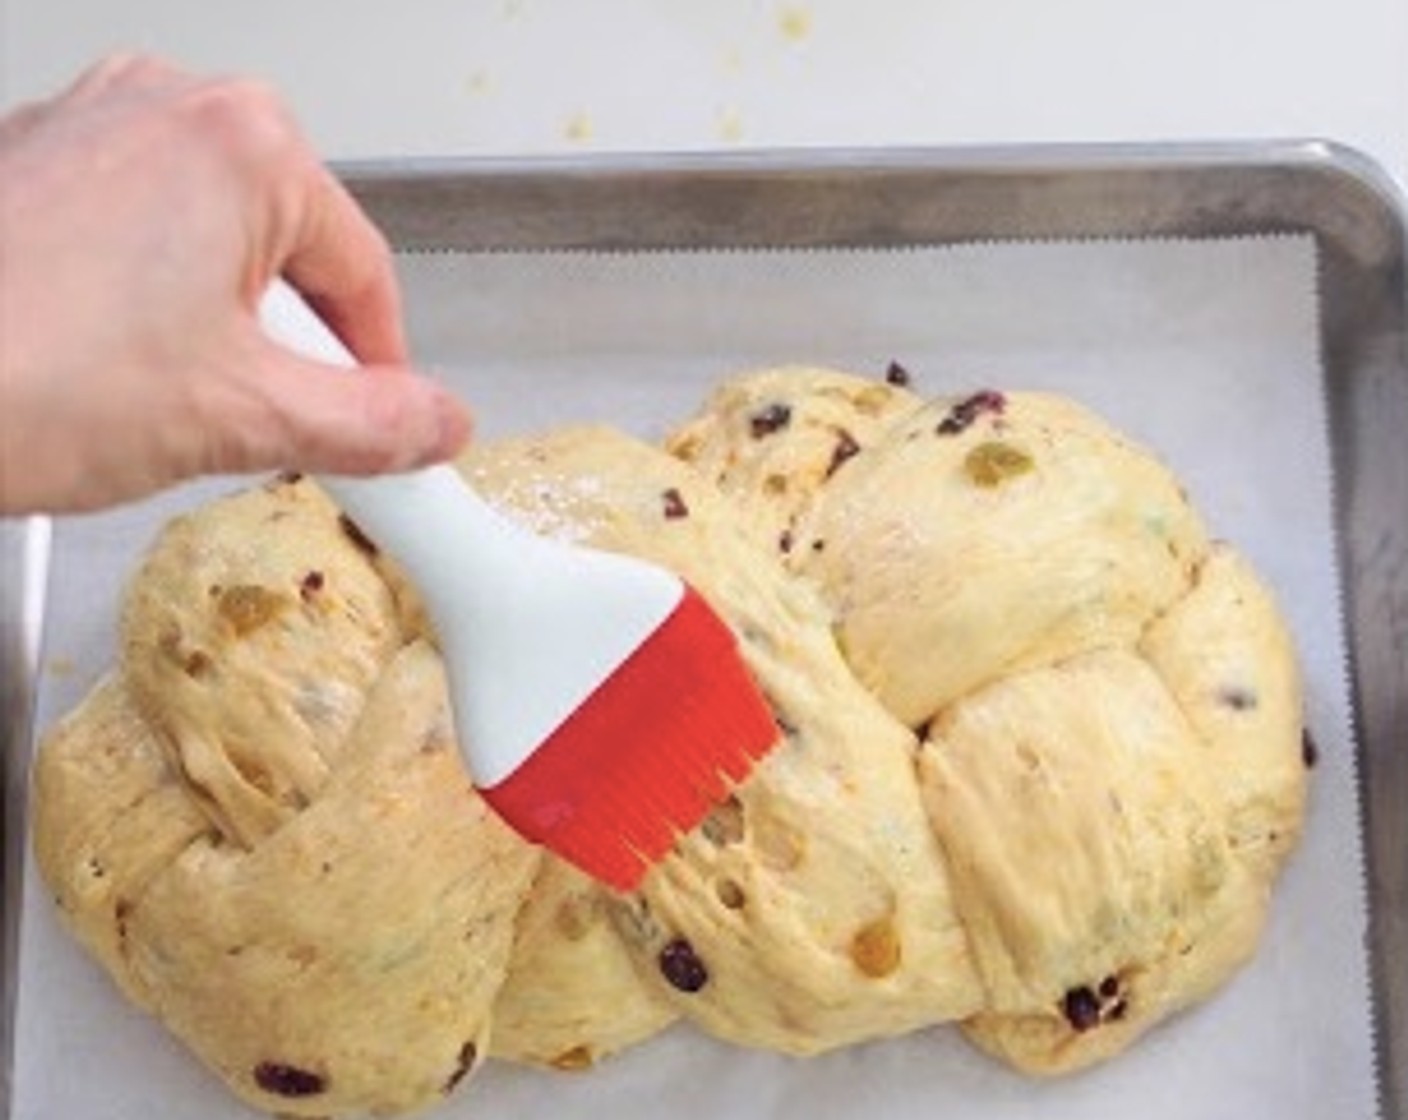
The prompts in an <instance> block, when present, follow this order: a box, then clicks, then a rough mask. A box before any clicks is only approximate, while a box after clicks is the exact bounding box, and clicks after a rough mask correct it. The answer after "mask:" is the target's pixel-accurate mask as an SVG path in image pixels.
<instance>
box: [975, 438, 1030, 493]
mask: <svg viewBox="0 0 1408 1120" xmlns="http://www.w3.org/2000/svg"><path fill="white" fill-rule="evenodd" d="M963 469H964V470H965V471H967V472H968V477H969V478H970V479H971V480H972V481H973V482H974V484H976V485H978V486H983V487H989V488H990V487H993V486H1000V485H1001V484H1002V483H1004V482H1006V481H1007V480H1008V479H1009V478H1015V477H1017V475H1021V474H1026V473H1027V472H1028V471H1029V470H1031V469H1032V457H1031V456H1030V455H1028V454H1027V453H1026V452H1025V451H1023V450H1022V449H1021V448H1019V447H1013V446H1012V445H1011V444H1010V443H1001V442H999V441H997V440H989V441H988V442H987V443H980V444H978V446H977V447H975V448H973V450H972V451H970V452H968V455H967V457H966V458H965V459H964V460H963Z"/></svg>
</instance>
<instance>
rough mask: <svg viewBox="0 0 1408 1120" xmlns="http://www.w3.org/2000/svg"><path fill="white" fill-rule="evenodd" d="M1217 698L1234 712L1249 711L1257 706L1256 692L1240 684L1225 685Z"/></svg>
mask: <svg viewBox="0 0 1408 1120" xmlns="http://www.w3.org/2000/svg"><path fill="white" fill-rule="evenodd" d="M1217 698H1218V700H1220V701H1221V702H1222V703H1223V704H1224V705H1226V706H1227V707H1229V708H1231V709H1232V710H1233V711H1234V712H1249V711H1251V710H1252V709H1253V708H1255V707H1256V693H1255V692H1253V691H1252V690H1251V689H1249V688H1243V687H1241V686H1240V685H1235V684H1229V685H1224V686H1223V687H1222V688H1221V689H1220V690H1219V691H1218V694H1217Z"/></svg>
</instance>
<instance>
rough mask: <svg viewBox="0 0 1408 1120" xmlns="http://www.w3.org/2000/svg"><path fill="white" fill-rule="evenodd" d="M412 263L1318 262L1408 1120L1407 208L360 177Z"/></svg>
mask: <svg viewBox="0 0 1408 1120" xmlns="http://www.w3.org/2000/svg"><path fill="white" fill-rule="evenodd" d="M338 170H339V172H340V174H341V175H342V176H343V178H344V179H345V181H346V182H347V183H348V184H349V185H350V186H351V188H352V190H353V191H354V193H355V194H356V195H357V196H358V197H359V199H360V200H361V201H362V202H363V203H364V205H365V206H366V207H367V208H368V209H369V211H370V212H371V214H372V215H373V217H374V219H375V220H376V221H377V222H378V223H379V224H380V225H381V227H382V228H383V229H384V230H385V231H386V233H387V235H388V237H389V238H390V240H391V242H392V244H393V246H394V247H395V248H397V249H398V250H408V251H416V250H420V251H438V250H472V251H485V250H489V251H493V250H505V251H508V250H513V251H535V250H541V251H546V250H563V249H581V250H597V251H600V250H612V249H617V250H639V249H663V248H678V249H718V248H737V247H769V248H802V247H818V246H829V247H881V246H894V245H914V244H921V245H950V244H958V243H963V242H975V241H986V240H995V239H1040V238H1061V239H1072V238H1075V239H1079V238H1122V237H1148V236H1187V237H1208V236H1219V235H1246V234H1273V233H1308V234H1311V235H1313V236H1314V237H1315V238H1316V242H1317V247H1318V252H1319V260H1320V262H1321V275H1320V312H1321V323H1322V345H1323V350H1324V368H1325V392H1326V400H1327V404H1328V411H1329V416H1330V426H1331V433H1330V434H1331V440H1332V445H1333V457H1334V467H1335V488H1336V493H1335V497H1336V520H1337V530H1338V540H1337V541H1336V542H1335V545H1336V548H1337V551H1338V556H1339V561H1340V570H1341V572H1342V573H1343V580H1344V588H1343V591H1344V603H1345V612H1346V619H1345V623H1346V628H1347V631H1348V634H1349V640H1350V652H1351V659H1350V660H1351V664H1350V674H1351V692H1352V701H1353V707H1354V720H1355V726H1356V731H1357V739H1358V743H1357V747H1358V751H1359V756H1360V758H1359V762H1360V766H1359V774H1360V793H1361V802H1362V804H1361V807H1362V813H1363V827H1364V843H1365V848H1366V853H1367V857H1368V858H1367V874H1368V884H1367V888H1368V895H1369V898H1370V904H1371V915H1370V945H1369V951H1370V957H1371V970H1372V977H1373V986H1374V1000H1375V1006H1374V1013H1375V1020H1376V1028H1377V1043H1378V1061H1379V1066H1380V1074H1381V1077H1380V1084H1381V1093H1382V1109H1383V1115H1384V1117H1385V1120H1408V276H1406V275H1405V267H1406V263H1408V245H1406V244H1405V242H1406V241H1408V233H1405V217H1404V203H1403V199H1402V198H1401V196H1399V195H1398V193H1397V192H1396V191H1395V188H1394V187H1393V186H1392V184H1391V183H1390V182H1389V181H1388V180H1387V179H1386V177H1384V176H1383V175H1382V173H1380V172H1379V171H1378V170H1377V169H1376V168H1374V167H1373V166H1372V165H1371V164H1369V163H1368V162H1367V161H1366V160H1364V159H1363V158H1362V157H1359V156H1357V155H1356V154H1355V153H1353V152H1350V151H1347V150H1344V149H1341V148H1337V147H1335V146H1333V145H1329V144H1324V143H1318V142H1287V143H1262V144H1255V145H1241V144H1230V145H1215V146H1188V145H1180V146H1144V147H1130V146H1105V147H1039V148H1030V147H1023V148H1004V149H983V150H973V149H967V150H965V149H944V150H901V151H834V152H825V151H807V152H799V151H793V152H773V153H751V154H739V153H730V154H727V155H691V156H639V157H611V158H583V159H568V160H561V159H559V160H534V161H474V162H440V161H437V162H396V163H390V162H388V163H375V164H357V165H345V166H342V167H340V168H339V169H338ZM47 539H48V526H47V524H46V523H44V522H27V523H26V522H6V523H0V589H3V600H2V601H0V608H2V609H0V675H2V676H0V685H2V686H3V687H2V688H0V696H2V698H3V703H4V709H3V726H0V744H2V748H0V749H3V756H2V760H3V777H4V803H3V809H4V813H3V817H0V841H3V852H4V863H3V872H2V873H0V874H3V878H0V893H2V896H3V898H4V900H5V904H4V922H3V946H2V947H3V958H2V959H3V969H4V971H3V976H4V981H5V984H4V999H3V1003H0V1101H3V1103H4V1106H5V1113H6V1114H7V1115H8V1112H9V1069H10V1060H9V1056H10V1053H11V1050H12V1043H13V1038H14V1034H15V1030H16V1023H15V1018H14V991H15V977H16V974H17V973H16V967H17V962H16V959H15V948H16V946H15V942H16V938H15V930H16V923H17V918H18V913H17V911H18V902H19V898H20V889H19V887H20V884H19V875H20V872H21V868H22V866H23V864H22V861H21V859H20V853H21V852H22V850H23V843H24V818H25V814H24V790H25V782H26V775H27V772H28V763H29V757H30V751H31V739H32V731H33V729H32V727H31V726H30V724H31V720H30V713H31V711H32V706H33V697H34V693H35V684H36V672H37V667H38V664H39V658H38V653H39V645H38V644H39V641H40V638H41V632H42V621H43V611H44V604H45V595H46V582H47V581H46V576H47V565H46V562H45V555H44V553H45V547H46V543H47Z"/></svg>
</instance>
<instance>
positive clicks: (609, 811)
mask: <svg viewBox="0 0 1408 1120" xmlns="http://www.w3.org/2000/svg"><path fill="white" fill-rule="evenodd" d="M778 736H779V732H778V726H777V722H776V720H774V718H773V714H772V710H771V709H770V708H769V706H768V704H767V701H766V700H765V699H764V698H763V695H762V693H761V691H760V690H759V689H758V686H757V684H756V683H755V682H754V680H753V678H752V676H751V675H750V674H749V672H748V669H747V667H746V666H745V665H744V664H743V661H742V659H741V658H740V657H739V653H738V646H737V642H736V641H735V639H734V636H733V633H732V631H730V630H729V628H728V627H727V626H726V625H725V624H724V623H723V622H722V621H721V620H720V619H719V618H718V616H717V615H715V614H714V612H713V611H712V610H711V609H710V608H709V606H708V604H707V603H705V602H704V600H703V599H702V598H701V597H700V596H699V594H698V593H697V592H696V591H694V590H693V589H692V588H686V589H685V594H684V597H683V598H682V599H681V600H680V603H679V605H678V606H677V607H676V608H675V609H674V611H673V612H672V613H671V614H670V617H669V618H667V619H666V620H665V621H664V622H663V623H661V625H660V626H659V628H658V629H657V630H656V631H655V632H654V633H653V634H651V635H650V637H649V638H647V639H646V640H645V641H644V642H643V643H642V644H641V646H640V648H639V649H637V650H636V651H635V653H633V654H632V655H631V656H630V657H629V658H628V659H627V660H626V661H624V662H622V663H621V664H620V665H619V666H617V668H616V671H615V672H614V673H612V674H611V676H610V677H609V678H608V679H607V680H605V681H603V682H602V683H601V685H599V686H598V687H597V689H596V691H595V692H593V693H592V695H591V696H590V697H588V698H587V700H586V702H585V703H583V704H582V705H581V707H579V708H578V709H577V710H576V711H575V712H573V713H572V715H571V716H570V717H568V719H567V720H566V722H564V723H563V724H562V725H561V726H560V727H558V729H557V730H556V731H554V732H553V734H552V735H551V736H550V737H549V738H548V739H547V740H546V741H545V742H544V743H543V744H542V745H541V746H539V747H538V749H537V750H535V751H534V752H533V754H532V755H531V756H530V757H529V758H528V759H527V760H526V761H525V762H524V763H523V764H522V765H521V766H519V768H518V769H517V770H515V771H514V772H513V773H512V774H510V775H509V776H508V777H507V778H505V779H504V780H503V781H502V782H500V783H499V784H498V785H496V786H493V787H491V788H488V789H485V790H483V791H482V792H483V794H484V796H485V798H486V799H487V800H488V801H489V804H490V805H492V806H493V807H494V809H495V811H497V812H498V813H499V815H500V816H502V817H503V818H504V820H506V821H507V822H508V823H509V824H510V825H512V826H513V827H514V828H515V829H516V830H517V831H518V832H520V833H521V834H523V835H524V836H526V837H527V838H528V839H530V840H533V841H535V842H536V843H539V844H542V845H543V846H544V847H546V848H549V849H551V850H552V851H554V852H556V853H557V854H558V855H559V856H561V857H562V858H564V859H566V860H568V861H569V862H570V863H573V864H575V865H576V866H578V867H580V868H581V869H582V870H583V871H585V872H586V873H587V874H588V875H591V876H592V877H593V878H595V879H598V880H600V881H601V882H604V883H607V884H608V885H610V886H612V887H615V888H616V889H617V890H622V891H629V890H634V889H635V888H636V886H637V885H638V884H639V883H640V880H641V878H642V877H643V876H644V874H645V872H646V871H647V870H648V869H649V868H650V867H651V866H652V865H653V864H655V863H656V862H658V861H659V860H660V859H661V858H662V857H663V856H664V855H665V853H667V852H668V851H669V850H670V848H671V847H672V846H673V845H674V843H675V839H676V837H677V836H678V835H679V834H680V833H682V832H687V831H689V830H690V829H692V828H693V827H694V826H695V825H697V824H698V823H699V822H700V821H701V820H703V819H704V817H705V816H706V815H707V814H708V812H709V810H710V808H711V807H712V806H713V805H715V804H717V803H718V802H719V801H721V800H722V799H723V798H724V797H725V796H726V795H727V793H728V791H729V789H730V788H731V787H732V786H733V785H735V784H736V783H738V782H739V781H741V780H742V779H743V778H744V777H746V776H747V774H748V772H749V771H750V770H751V769H752V767H753V763H754V762H755V761H756V760H757V759H759V758H761V757H762V756H763V755H765V754H766V753H767V752H768V750H770V749H771V748H772V746H773V745H774V744H775V743H776V742H777V740H778Z"/></svg>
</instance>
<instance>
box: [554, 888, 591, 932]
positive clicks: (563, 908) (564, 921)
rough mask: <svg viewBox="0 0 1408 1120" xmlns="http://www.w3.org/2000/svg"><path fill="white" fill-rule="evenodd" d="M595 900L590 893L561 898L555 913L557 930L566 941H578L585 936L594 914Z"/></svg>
mask: <svg viewBox="0 0 1408 1120" xmlns="http://www.w3.org/2000/svg"><path fill="white" fill-rule="evenodd" d="M595 901H596V900H595V897H594V896H590V895H586V896H584V895H572V896H571V897H569V898H566V899H563V901H562V904H561V905H560V906H558V908H557V914H556V915H555V923H556V925H557V929H558V932H559V933H561V934H562V936H563V937H565V938H567V940H568V941H580V940H582V938H584V937H586V936H587V931H588V930H589V929H590V927H591V925H592V921H593V919H594V918H595V916H596V906H595V905H594V903H595Z"/></svg>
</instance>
